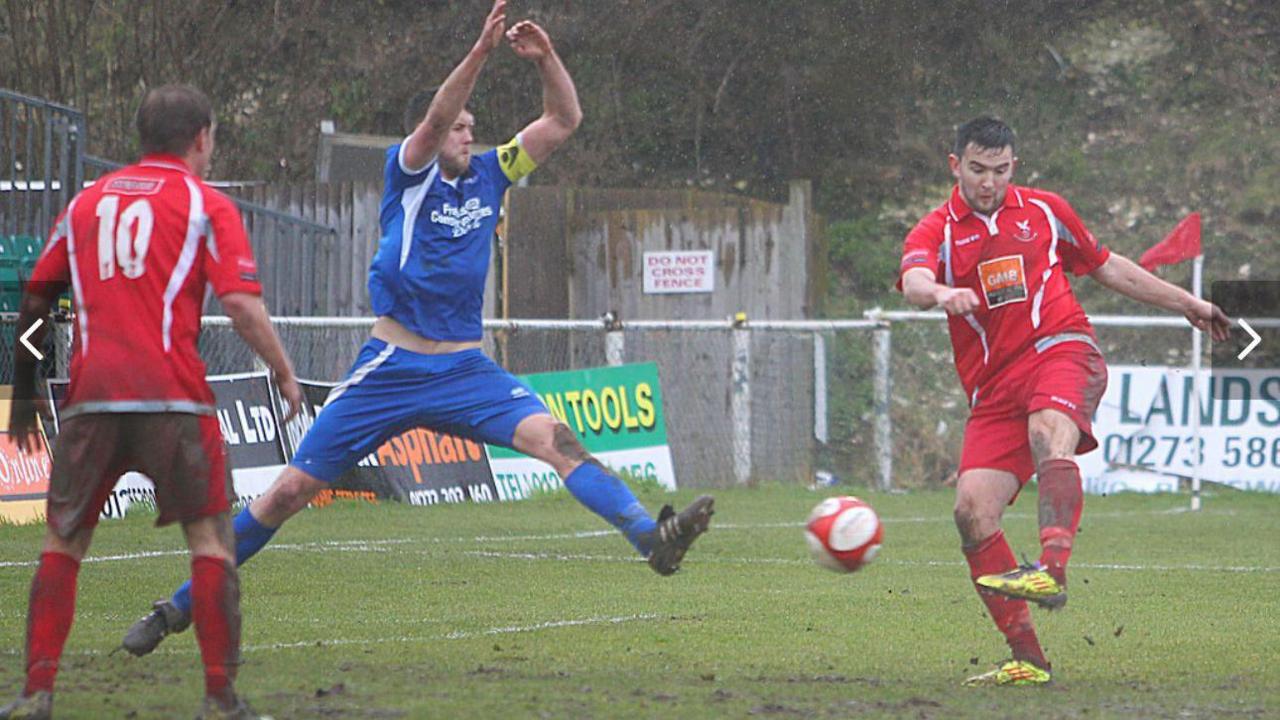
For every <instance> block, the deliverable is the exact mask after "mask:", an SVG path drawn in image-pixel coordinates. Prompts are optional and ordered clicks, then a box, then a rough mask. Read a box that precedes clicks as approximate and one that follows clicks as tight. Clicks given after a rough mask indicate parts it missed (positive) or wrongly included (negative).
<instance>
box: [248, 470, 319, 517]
mask: <svg viewBox="0 0 1280 720" xmlns="http://www.w3.org/2000/svg"><path fill="white" fill-rule="evenodd" d="M324 487H325V484H324V482H322V481H320V480H317V479H316V478H313V477H311V476H310V475H308V474H306V473H304V472H302V471H301V470H298V469H297V468H295V467H292V466H290V467H288V468H286V469H285V471H284V474H282V475H281V476H280V478H279V479H278V480H276V482H275V484H273V485H272V486H271V488H270V489H269V490H267V492H266V494H264V495H263V496H262V498H260V500H261V502H258V503H254V508H253V511H254V516H255V517H257V518H258V520H260V521H262V522H265V523H267V524H268V525H273V526H278V525H279V523H281V522H283V521H284V520H285V519H287V518H289V517H290V516H292V515H294V514H295V513H297V512H298V511H300V510H302V508H304V507H306V506H307V504H308V503H310V502H311V499H312V498H314V497H315V496H316V495H317V494H318V493H319V492H320V491H321V490H322V489H324Z"/></svg>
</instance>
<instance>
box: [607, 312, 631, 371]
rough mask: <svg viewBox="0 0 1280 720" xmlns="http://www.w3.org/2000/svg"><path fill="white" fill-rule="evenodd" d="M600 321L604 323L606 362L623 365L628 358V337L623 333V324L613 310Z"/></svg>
mask: <svg viewBox="0 0 1280 720" xmlns="http://www.w3.org/2000/svg"><path fill="white" fill-rule="evenodd" d="M600 319H601V320H602V321H604V361H605V363H606V364H608V365H621V364H623V363H624V362H626V357H627V336H626V333H624V332H623V331H622V323H621V322H620V321H619V320H618V315H617V313H615V312H613V311H612V310H610V311H609V312H607V313H605V314H604V317H602V318H600Z"/></svg>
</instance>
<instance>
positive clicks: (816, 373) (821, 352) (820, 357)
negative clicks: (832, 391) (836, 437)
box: [813, 332, 829, 445]
mask: <svg viewBox="0 0 1280 720" xmlns="http://www.w3.org/2000/svg"><path fill="white" fill-rule="evenodd" d="M813 437H814V438H815V439H817V440H818V442H820V443H822V444H823V445H825V444H827V440H828V439H829V436H828V435H827V338H826V336H825V335H823V334H822V333H820V332H816V333H814V334H813Z"/></svg>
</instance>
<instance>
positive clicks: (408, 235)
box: [400, 164, 440, 268]
mask: <svg viewBox="0 0 1280 720" xmlns="http://www.w3.org/2000/svg"><path fill="white" fill-rule="evenodd" d="M439 172H440V166H439V165H436V164H433V165H432V166H431V172H429V173H427V179H426V180H423V181H422V184H421V185H415V186H413V187H411V188H407V189H405V191H404V194H402V195H401V196H400V207H401V208H402V209H403V210H404V221H403V222H402V224H401V226H400V267H401V268H403V267H404V264H405V263H406V262H408V261H409V248H411V247H413V226H414V224H415V223H416V222H417V221H418V212H419V211H420V210H422V201H423V200H425V199H426V198H427V190H429V189H430V188H431V183H433V182H435V179H436V175H437V174H438V173H439Z"/></svg>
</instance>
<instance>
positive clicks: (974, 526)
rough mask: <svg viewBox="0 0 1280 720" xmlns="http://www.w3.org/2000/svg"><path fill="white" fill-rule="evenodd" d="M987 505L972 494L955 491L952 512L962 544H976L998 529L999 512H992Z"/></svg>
mask: <svg viewBox="0 0 1280 720" xmlns="http://www.w3.org/2000/svg"><path fill="white" fill-rule="evenodd" d="M988 505H989V504H988V503H983V502H980V501H979V499H978V498H976V497H974V496H973V495H972V494H969V493H956V504H955V509H954V510H953V511H952V514H953V516H954V518H955V522H956V529H957V530H958V531H960V540H961V542H962V543H963V544H965V545H976V544H977V543H979V542H981V541H982V540H984V539H986V538H987V537H988V536H990V535H991V534H993V533H995V532H996V531H997V530H999V529H1000V513H999V512H992V511H991V510H990V508H989V507H988Z"/></svg>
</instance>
